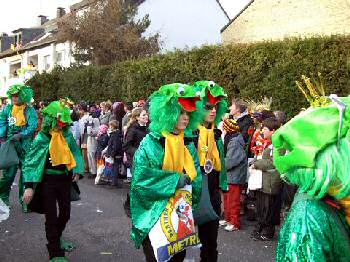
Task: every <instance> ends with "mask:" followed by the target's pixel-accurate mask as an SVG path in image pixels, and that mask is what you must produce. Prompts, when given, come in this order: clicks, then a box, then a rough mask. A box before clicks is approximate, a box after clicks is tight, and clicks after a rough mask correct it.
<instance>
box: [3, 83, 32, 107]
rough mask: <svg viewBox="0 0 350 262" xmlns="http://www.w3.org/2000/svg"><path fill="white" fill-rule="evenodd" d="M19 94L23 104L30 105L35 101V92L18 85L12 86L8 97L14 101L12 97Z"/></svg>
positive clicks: (27, 87) (28, 87)
mask: <svg viewBox="0 0 350 262" xmlns="http://www.w3.org/2000/svg"><path fill="white" fill-rule="evenodd" d="M15 94H18V98H19V100H20V102H21V103H26V104H29V103H30V102H31V100H32V99H33V90H32V88H31V87H30V86H26V85H24V84H16V85H12V86H10V88H9V90H8V91H7V96H8V97H9V98H10V99H11V100H12V96H13V95H15Z"/></svg>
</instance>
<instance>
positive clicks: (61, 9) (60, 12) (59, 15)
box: [56, 7, 66, 18]
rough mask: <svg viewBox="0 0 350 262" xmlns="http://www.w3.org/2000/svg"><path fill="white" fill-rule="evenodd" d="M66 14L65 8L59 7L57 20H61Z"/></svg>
mask: <svg viewBox="0 0 350 262" xmlns="http://www.w3.org/2000/svg"><path fill="white" fill-rule="evenodd" d="M65 14H66V11H65V10H64V8H63V7H57V11H56V18H61V17H62V16H64V15H65Z"/></svg>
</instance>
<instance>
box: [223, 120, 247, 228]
mask: <svg viewBox="0 0 350 262" xmlns="http://www.w3.org/2000/svg"><path fill="white" fill-rule="evenodd" d="M223 128H224V132H225V138H224V150H225V165H226V169H227V183H228V184H229V191H228V193H225V194H224V209H225V211H224V215H225V220H220V221H219V224H220V225H221V226H226V227H225V230H226V231H236V230H239V229H240V228H241V223H240V210H241V193H242V189H243V186H244V184H245V183H246V180H247V168H248V159H247V154H246V152H245V147H244V139H243V136H242V134H240V133H239V126H238V124H237V122H236V121H235V120H232V119H225V120H224V121H223Z"/></svg>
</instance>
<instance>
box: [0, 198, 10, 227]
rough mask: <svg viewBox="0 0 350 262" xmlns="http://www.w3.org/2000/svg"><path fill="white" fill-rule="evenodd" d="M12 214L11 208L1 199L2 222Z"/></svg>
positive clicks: (0, 212) (0, 218) (0, 213)
mask: <svg viewBox="0 0 350 262" xmlns="http://www.w3.org/2000/svg"><path fill="white" fill-rule="evenodd" d="M9 216H10V208H9V207H8V206H7V205H6V204H5V203H4V202H3V201H2V200H1V199H0V222H2V221H5V220H6V219H8V218H9Z"/></svg>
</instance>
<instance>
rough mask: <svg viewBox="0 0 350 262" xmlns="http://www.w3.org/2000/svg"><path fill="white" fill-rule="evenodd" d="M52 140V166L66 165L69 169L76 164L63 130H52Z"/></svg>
mask: <svg viewBox="0 0 350 262" xmlns="http://www.w3.org/2000/svg"><path fill="white" fill-rule="evenodd" d="M50 134H51V141H50V157H51V161H52V166H58V165H66V166H67V169H68V170H71V169H73V168H74V167H75V166H76V162H75V159H74V156H73V154H72V152H71V151H70V149H69V146H68V144H67V141H66V139H65V138H64V136H63V133H62V130H52V131H51V132H50Z"/></svg>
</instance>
